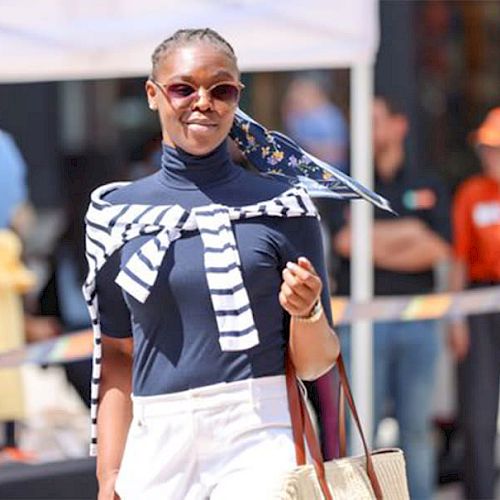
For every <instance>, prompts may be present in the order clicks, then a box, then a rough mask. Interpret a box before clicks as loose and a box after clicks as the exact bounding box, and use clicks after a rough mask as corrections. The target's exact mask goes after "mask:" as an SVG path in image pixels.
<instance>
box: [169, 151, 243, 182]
mask: <svg viewBox="0 0 500 500" xmlns="http://www.w3.org/2000/svg"><path fill="white" fill-rule="evenodd" d="M235 171H236V167H235V166H234V165H233V163H232V162H231V158H230V156H229V150H228V145H227V141H224V142H223V143H222V144H220V145H219V146H217V147H216V148H215V149H214V150H213V151H212V152H210V153H208V154H207V155H204V156H195V155H192V154H190V153H187V152H186V151H184V150H182V149H180V148H176V147H172V146H169V145H167V144H165V143H162V158H161V175H162V180H163V181H164V182H165V183H166V184H167V185H168V186H169V187H174V188H179V189H195V188H198V187H202V186H206V185H211V184H215V183H218V182H221V181H224V180H225V179H227V178H229V177H231V176H232V175H233V174H234V173H235Z"/></svg>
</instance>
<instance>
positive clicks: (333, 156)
mask: <svg viewBox="0 0 500 500" xmlns="http://www.w3.org/2000/svg"><path fill="white" fill-rule="evenodd" d="M331 85H332V82H331V79H330V78H329V77H328V74H327V73H325V72H319V71H314V72H313V71H312V72H306V73H305V74H303V75H302V76H299V77H297V78H295V79H293V80H292V81H291V83H290V85H289V86H288V88H287V91H286V93H285V97H284V99H283V103H282V117H283V122H284V126H285V131H286V132H287V133H288V134H289V135H290V137H292V138H293V139H295V140H296V141H297V142H298V144H299V145H300V146H302V147H303V148H304V149H305V150H307V151H308V152H310V153H311V154H313V155H314V156H316V157H317V158H319V159H320V160H323V161H325V162H327V163H329V164H330V165H334V166H335V167H337V168H339V169H340V170H342V171H343V172H347V171H348V170H349V168H348V167H349V165H348V146H349V145H348V140H349V130H348V126H347V123H346V120H345V118H344V115H343V114H342V111H341V110H340V109H339V108H338V107H337V106H336V105H335V104H334V103H333V102H332V100H331V98H330V95H329V94H330V90H331V89H330V87H331ZM314 202H315V204H316V206H317V207H318V210H319V212H320V214H321V215H322V222H321V229H322V235H323V246H324V248H325V256H326V261H327V268H328V271H329V274H330V276H329V277H330V282H331V283H332V286H333V281H332V279H333V270H332V269H333V267H334V266H335V264H336V262H334V253H333V252H332V248H331V235H330V232H329V230H328V228H327V227H326V225H325V223H324V222H323V219H326V218H328V214H327V212H330V211H334V210H337V209H338V204H337V201H336V200H332V199H328V198H320V199H315V200H314Z"/></svg>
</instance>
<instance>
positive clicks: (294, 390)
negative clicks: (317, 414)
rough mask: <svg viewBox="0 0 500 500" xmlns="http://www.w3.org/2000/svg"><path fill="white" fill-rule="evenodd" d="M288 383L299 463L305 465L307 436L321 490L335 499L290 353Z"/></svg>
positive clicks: (327, 499) (330, 498)
mask: <svg viewBox="0 0 500 500" xmlns="http://www.w3.org/2000/svg"><path fill="white" fill-rule="evenodd" d="M286 384H287V394H288V407H289V409H290V416H291V420H292V432H293V438H294V442H295V455H296V458H297V465H305V463H306V450H305V445H304V436H305V438H306V441H307V446H308V448H309V453H310V454H311V458H312V461H313V465H314V469H315V470H316V474H317V476H318V481H319V485H320V487H321V491H322V493H323V495H324V497H325V499H326V500H333V499H332V495H331V493H330V489H329V488H328V483H327V481H326V472H325V465H324V463H323V455H322V453H321V448H320V446H319V441H318V438H317V437H316V432H315V431H314V427H313V424H312V421H311V417H310V416H309V412H308V410H307V407H306V404H305V401H304V398H303V397H302V395H301V394H300V390H299V386H298V381H297V377H296V375H295V367H294V366H293V363H292V360H291V359H290V357H289V356H288V355H287V356H286Z"/></svg>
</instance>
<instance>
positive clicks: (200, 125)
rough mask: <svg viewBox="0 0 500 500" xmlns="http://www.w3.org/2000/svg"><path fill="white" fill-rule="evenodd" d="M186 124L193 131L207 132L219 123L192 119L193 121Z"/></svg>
mask: <svg viewBox="0 0 500 500" xmlns="http://www.w3.org/2000/svg"><path fill="white" fill-rule="evenodd" d="M186 126H187V127H188V128H189V129H190V130H193V131H196V132H206V131H208V130H211V129H213V128H215V127H217V125H216V124H215V123H210V122H199V121H192V122H186Z"/></svg>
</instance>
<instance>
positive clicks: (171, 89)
mask: <svg viewBox="0 0 500 500" xmlns="http://www.w3.org/2000/svg"><path fill="white" fill-rule="evenodd" d="M194 92H195V89H194V88H193V87H191V85H186V84H184V83H174V84H172V85H169V86H168V87H167V93H168V95H169V96H170V97H171V98H173V99H184V98H186V97H190V96H192V95H193V94H194Z"/></svg>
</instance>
